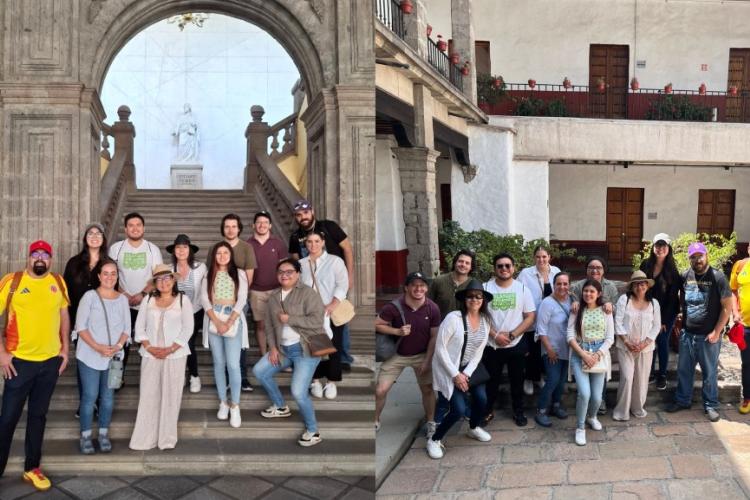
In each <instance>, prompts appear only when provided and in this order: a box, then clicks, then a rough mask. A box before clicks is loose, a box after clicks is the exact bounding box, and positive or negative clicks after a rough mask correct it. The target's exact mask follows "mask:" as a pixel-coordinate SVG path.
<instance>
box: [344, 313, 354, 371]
mask: <svg viewBox="0 0 750 500" xmlns="http://www.w3.org/2000/svg"><path fill="white" fill-rule="evenodd" d="M351 350H352V340H351V338H350V336H349V323H347V324H345V325H344V331H343V332H342V333H341V362H342V363H343V364H345V365H351V364H352V362H354V358H352V355H351V354H349V353H350V351H351Z"/></svg>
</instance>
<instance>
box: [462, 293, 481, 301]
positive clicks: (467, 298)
mask: <svg viewBox="0 0 750 500" xmlns="http://www.w3.org/2000/svg"><path fill="white" fill-rule="evenodd" d="M483 299H484V296H483V295H482V294H479V295H467V296H466V300H483Z"/></svg>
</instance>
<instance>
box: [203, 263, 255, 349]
mask: <svg viewBox="0 0 750 500" xmlns="http://www.w3.org/2000/svg"><path fill="white" fill-rule="evenodd" d="M237 274H238V275H239V281H240V287H239V290H237V302H235V303H234V311H235V312H236V313H237V314H239V315H240V317H239V318H238V319H239V322H240V328H242V334H241V335H242V348H243V349H247V348H249V347H250V341H249V340H248V337H247V319H246V318H245V305H247V274H246V273H244V272H242V271H240V270H238V271H237ZM201 303H202V304H203V310H204V311H206V314H204V315H203V347H205V348H206V349H208V348H209V345H208V336H209V335H211V334H210V333H208V323H209V322H210V321H211V320H210V319H209V318H208V311H210V310H211V309H213V304H211V301H210V300H209V299H208V274H206V276H205V278H203V282H201Z"/></svg>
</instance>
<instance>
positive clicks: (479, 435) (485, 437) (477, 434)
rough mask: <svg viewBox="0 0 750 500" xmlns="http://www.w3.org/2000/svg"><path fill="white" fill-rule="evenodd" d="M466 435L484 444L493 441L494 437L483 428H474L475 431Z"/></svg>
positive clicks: (472, 430) (471, 430)
mask: <svg viewBox="0 0 750 500" xmlns="http://www.w3.org/2000/svg"><path fill="white" fill-rule="evenodd" d="M466 435H467V436H469V437H470V438H472V439H476V440H477V441H481V442H483V443H486V442H487V441H490V440H492V436H491V435H490V433H489V432H487V431H486V430H484V429H482V428H481V427H474V428H473V429H469V431H468V432H467V433H466Z"/></svg>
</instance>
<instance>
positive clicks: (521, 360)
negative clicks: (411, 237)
mask: <svg viewBox="0 0 750 500" xmlns="http://www.w3.org/2000/svg"><path fill="white" fill-rule="evenodd" d="M687 253H688V258H689V261H690V269H688V270H687V271H686V272H684V273H682V274H681V273H680V272H679V271H678V269H677V266H676V264H675V260H674V255H673V249H672V246H671V239H670V237H669V235H667V234H665V233H659V234H657V235H656V236H655V237H654V238H653V240H652V247H651V251H650V255H649V257H648V258H647V259H646V260H645V261H644V262H643V263H642V265H641V268H640V269H639V270H637V271H635V272H633V273H632V275H631V276H630V280H629V281H627V282H626V283H625V286H624V290H622V291H623V292H624V293H620V290H618V286H617V285H616V283H614V282H613V281H610V280H608V279H606V278H605V277H604V276H605V273H606V271H607V268H606V262H605V260H604V259H603V258H601V257H590V258H589V259H588V260H587V262H586V276H585V278H583V279H581V280H579V281H576V282H571V275H570V274H569V273H568V272H565V271H561V270H560V269H559V268H557V267H556V266H554V265H551V264H550V252H549V250H548V249H547V248H545V247H544V246H539V247H537V248H536V249H534V262H535V264H534V265H533V266H530V267H528V268H525V269H522V270H520V272H519V273H518V274H516V267H515V259H514V257H513V256H512V255H509V254H507V253H501V254H498V255H496V256H495V257H494V258H493V272H494V276H493V278H492V279H490V280H489V281H487V282H485V283H481V282H480V281H478V280H477V279H474V278H473V277H472V274H473V272H474V270H475V268H476V265H477V262H476V256H475V255H474V253H473V252H471V251H469V250H461V251H459V252H458V253H457V254H456V255H455V257H454V259H453V262H452V265H451V270H450V271H449V272H448V273H445V274H442V275H440V276H437V277H436V278H435V279H434V280H432V281H431V282H430V281H429V280H428V279H427V278H426V277H425V276H423V275H422V274H421V273H418V272H413V273H410V274H409V275H408V276H407V278H406V282H405V285H404V294H403V295H402V296H400V297H399V298H397V299H394V300H393V301H392V302H391V303H389V304H387V305H385V306H384V307H383V308H382V310H381V311H380V313H379V316H378V318H377V321H376V330H377V332H378V333H379V334H381V335H384V336H391V337H390V338H391V339H392V340H393V341H394V342H395V349H394V352H393V353H390V352H389V353H388V357H387V359H385V360H384V362H383V364H382V366H381V368H380V372H379V375H378V381H377V384H376V394H375V396H376V413H375V428H376V430H377V429H379V427H380V418H381V415H382V412H383V408H384V406H385V401H386V397H387V394H388V391H389V390H390V388H391V387H392V386H393V383H394V382H395V381H396V379H397V378H398V377H399V375H400V374H401V372H402V371H403V370H404V369H405V368H407V367H411V368H413V369H414V371H415V373H416V376H417V381H418V384H419V387H420V390H421V396H422V404H423V406H424V412H425V417H426V420H427V424H426V434H427V441H426V449H427V453H428V455H429V456H430V457H431V458H435V459H439V458H442V457H443V455H444V450H445V448H444V446H443V439H444V437H445V435H446V433H447V432H448V431H449V430H450V428H451V427H452V426H454V425H455V424H456V423H457V422H459V421H460V420H461V419H462V418H464V417H467V418H468V420H469V430H468V436H469V437H471V438H474V439H477V440H479V441H483V442H486V441H490V440H491V438H492V437H491V435H490V433H489V432H487V430H486V429H485V428H486V426H487V424H488V423H489V422H490V421H491V420H492V419H493V418H494V417H495V406H496V404H495V403H496V401H497V398H498V389H499V385H500V383H501V379H502V374H503V371H504V370H503V368H504V367H505V366H507V380H508V382H509V386H510V412H511V415H512V419H513V421H514V423H515V424H516V425H517V426H520V427H522V426H525V425H527V423H528V421H527V418H526V415H525V412H524V394H526V395H532V394H533V391H534V385H535V383H536V385H538V386H539V387H540V391H539V394H538V398H537V401H536V413H535V415H534V420H535V421H536V423H537V424H538V425H539V426H541V427H550V426H552V425H553V418H556V419H566V418H567V417H568V412H567V410H566V408H565V407H564V405H563V403H562V396H563V393H564V390H565V383H566V382H567V381H569V380H573V381H575V386H576V390H577V399H576V408H575V417H576V431H575V436H574V440H575V442H576V444H578V445H581V446H584V445H586V428H587V427H588V428H590V429H591V430H593V431H601V430H602V424H601V422H600V421H599V419H598V415H603V414H606V412H607V407H606V403H605V398H604V395H605V393H606V383H607V381H609V380H610V378H611V373H612V358H611V350H610V348H611V347H614V349H613V351H614V353H616V360H617V362H618V364H619V383H618V388H617V398H616V404H615V406H614V408H613V410H612V418H613V419H614V420H617V421H627V420H629V419H630V418H631V417H635V418H643V417H645V416H646V415H647V411H646V409H645V407H644V406H645V404H646V396H647V393H648V387H649V385H650V384H654V385H655V388H656V389H657V390H665V389H666V388H667V384H668V381H667V365H668V361H669V336H670V333H671V331H672V329H673V327H674V325H675V322H676V321H677V320H678V317H681V320H682V329H681V333H680V342H679V353H678V363H677V365H678V369H677V381H676V382H677V388H676V393H675V397H674V401H673V402H672V403H671V404H669V405H668V406H667V407H666V408H665V410H666V411H667V412H675V411H679V410H681V409H683V408H689V407H690V405H691V403H692V394H693V378H694V375H695V366H696V364H700V367H701V373H702V377H703V391H702V396H703V409H704V412H705V414H706V417H707V418H708V419H709V420H710V421H712V422H715V421H717V420H718V419H719V418H720V415H719V413H718V411H717V410H718V407H719V401H718V383H717V368H718V360H719V349H720V345H721V334H722V332H723V330H724V327H725V326H726V325H727V322H728V320H729V319H730V317H732V318H734V321H735V322H744V325H745V335H748V334H750V320H748V318H750V312H748V311H750V267H748V266H745V265H744V264H745V263H746V262H747V261H748V259H744V260H741V261H738V262H737V263H736V264H735V267H734V270H733V272H732V275H731V280H730V281H727V279H726V277H725V276H724V274H723V273H722V272H721V271H720V270H718V269H714V268H712V267H711V266H710V265H709V264H708V255H707V250H706V247H705V246H704V245H703V244H702V243H700V242H695V243H692V244H691V245H690V246H689V248H688V251H687ZM733 291H734V295H733V294H732V292H733ZM733 297H734V299H733ZM748 342H750V338H749V339H748ZM384 352H385V351H384ZM746 358H748V359H747V360H746ZM742 359H743V391H744V392H743V398H744V399H743V402H742V404H741V406H740V412H741V413H748V412H750V355H749V354H747V351H743V353H742ZM542 373H544V374H545V375H546V380H545V381H544V382H542V381H541V374H542Z"/></svg>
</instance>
